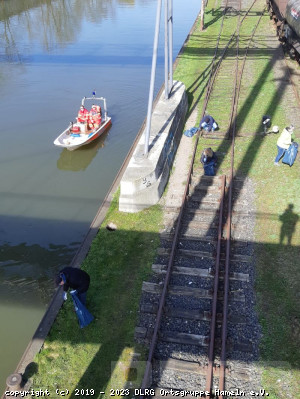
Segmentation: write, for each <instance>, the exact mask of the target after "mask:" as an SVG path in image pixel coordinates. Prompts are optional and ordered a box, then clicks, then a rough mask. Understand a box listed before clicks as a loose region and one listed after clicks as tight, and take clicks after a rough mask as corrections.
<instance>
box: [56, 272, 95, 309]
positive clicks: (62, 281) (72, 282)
mask: <svg viewBox="0 0 300 399" xmlns="http://www.w3.org/2000/svg"><path fill="white" fill-rule="evenodd" d="M56 285H62V286H63V289H64V295H63V297H64V300H66V299H67V291H68V289H69V288H71V289H72V290H75V291H76V294H77V296H78V298H79V300H80V302H81V303H82V304H83V305H85V302H86V293H87V290H88V288H89V285H90V276H89V275H88V274H87V273H86V272H85V271H84V270H81V269H77V268H75V267H69V266H68V267H65V268H64V269H62V270H61V271H60V272H59V273H58V275H57V276H56ZM71 293H72V292H71Z"/></svg>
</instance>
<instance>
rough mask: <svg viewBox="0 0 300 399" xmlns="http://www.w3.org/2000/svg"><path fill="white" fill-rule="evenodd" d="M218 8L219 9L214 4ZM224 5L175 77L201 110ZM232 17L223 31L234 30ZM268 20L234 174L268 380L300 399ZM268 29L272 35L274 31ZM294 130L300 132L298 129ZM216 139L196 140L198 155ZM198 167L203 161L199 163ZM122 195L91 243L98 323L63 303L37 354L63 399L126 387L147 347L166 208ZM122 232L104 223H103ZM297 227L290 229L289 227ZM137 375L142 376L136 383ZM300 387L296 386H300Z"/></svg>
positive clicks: (292, 270) (293, 185)
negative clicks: (241, 186)
mask: <svg viewBox="0 0 300 399" xmlns="http://www.w3.org/2000/svg"><path fill="white" fill-rule="evenodd" d="M212 7H214V9H213V8H212ZM263 7H264V1H263V0H258V1H257V3H256V4H255V7H254V9H253V18H258V15H257V13H259V12H260V11H261V10H262V9H263ZM221 16H222V10H221V9H220V2H215V1H209V3H208V6H207V9H206V16H205V24H206V27H207V29H206V30H205V31H204V32H199V29H198V26H196V29H195V31H194V32H193V33H192V34H191V36H190V39H189V42H188V43H187V45H186V48H185V50H184V52H183V53H182V54H181V55H180V57H179V63H178V66H177V69H176V71H175V75H174V77H175V78H176V79H179V80H181V81H183V82H184V83H185V85H186V88H187V92H188V98H189V106H190V108H189V112H191V111H192V110H193V108H194V107H195V106H196V107H198V109H199V118H200V112H201V110H202V105H203V101H204V94H205V87H206V84H207V81H208V78H209V72H210V64H211V58H212V56H213V54H214V51H215V45H216V40H217V34H218V32H219V27H220V24H221ZM253 24H254V23H252V22H251V20H250V21H249V20H247V23H246V24H245V25H244V26H243V31H242V33H243V38H244V42H243V44H242V46H244V47H245V46H246V43H247V37H249V36H250V34H251V32H252V29H253ZM233 29H234V27H233V25H232V24H230V20H228V21H227V22H226V24H225V26H224V35H226V37H228V35H229V34H230V33H231V32H232V31H233ZM272 29H273V28H272V24H271V22H270V20H269V18H268V16H267V15H265V16H264V17H263V19H262V21H261V23H260V25H259V28H258V30H257V32H256V35H255V40H254V42H253V45H252V48H251V51H250V53H249V55H250V57H249V60H248V61H247V63H246V68H245V77H244V81H243V85H242V88H241V99H240V103H239V110H238V118H237V125H238V128H239V131H241V132H244V133H247V132H252V133H253V136H252V137H241V138H237V140H236V149H235V171H236V174H237V175H240V176H249V177H250V178H251V179H252V180H253V182H254V185H255V197H256V210H257V219H256V230H255V243H254V247H255V259H256V287H255V288H256V293H257V311H258V314H259V318H260V322H261V325H262V330H263V336H262V340H261V361H262V367H263V370H264V372H263V387H262V388H264V389H266V390H267V391H268V392H269V393H270V396H269V397H270V398H272V399H273V398H286V397H294V398H300V393H299V381H300V371H299V370H300V351H299V346H300V316H299V315H300V310H299V299H300V298H299V292H300V286H299V282H300V268H299V266H298V263H299V244H300V229H299V218H298V219H297V217H298V215H299V212H300V201H299V186H300V184H299V183H300V180H299V176H300V173H299V172H300V163H299V162H298V161H296V163H295V165H294V166H293V167H292V168H289V167H288V166H283V165H282V166H281V167H280V168H276V167H275V166H274V165H273V160H274V158H275V155H276V141H277V136H276V135H272V134H271V135H268V136H263V135H261V134H260V131H261V118H262V115H264V114H270V115H271V116H272V121H273V124H277V125H279V127H280V129H282V128H283V127H284V126H285V125H287V124H288V123H289V121H290V119H289V114H288V113H287V112H286V101H287V100H286V98H285V97H284V95H283V94H284V89H283V87H284V86H281V85H280V82H279V84H278V81H277V77H276V76H275V74H274V71H273V66H274V65H275V63H274V58H273V57H274V56H275V51H276V44H275V45H274V44H272V43H271V42H275V40H276V39H274V33H272V32H273V31H272ZM270 32H271V34H270ZM213 101H215V102H211V103H210V104H209V107H210V108H209V109H210V112H211V113H212V114H213V115H214V116H215V117H216V119H217V120H223V119H225V118H226V114H227V113H228V107H220V106H219V102H218V99H214V100H213ZM297 128H298V129H297V130H296V136H298V141H299V137H300V132H299V126H297ZM211 142H212V141H211V140H208V139H206V140H205V139H200V142H199V148H198V156H197V159H198V160H199V157H200V153H201V151H202V149H203V148H205V147H207V146H209V145H210V143H211ZM230 149H231V146H230V143H229V142H228V141H226V140H224V141H219V145H218V148H217V151H219V152H220V153H222V156H221V157H220V166H219V172H218V173H226V172H227V171H228V168H229V164H230ZM199 167H200V165H199ZM117 202H118V195H116V196H115V198H114V201H113V204H112V206H111V208H110V210H109V212H108V215H107V217H106V220H105V221H104V223H103V225H102V226H101V228H100V230H99V233H98V235H97V237H96V239H95V241H94V242H93V245H92V247H91V250H90V252H89V254H88V257H87V258H86V260H85V261H84V264H83V268H84V269H85V270H86V271H88V272H89V274H90V275H91V278H92V283H91V287H90V290H89V293H88V302H87V305H88V308H89V309H90V311H91V312H92V313H93V314H94V316H95V321H94V322H93V323H92V324H91V325H90V326H88V327H87V328H86V329H83V330H80V329H79V328H78V325H77V320H76V316H75V314H74V312H73V311H72V304H71V303H70V301H68V302H67V303H66V304H64V306H63V309H62V310H61V312H60V314H59V316H58V318H57V320H56V322H55V324H54V326H53V328H52V329H51V332H50V335H49V337H48V339H47V341H46V343H45V346H44V348H43V350H42V352H41V353H40V354H39V355H38V356H37V359H36V362H37V364H38V372H37V373H36V374H35V375H34V388H35V389H39V388H44V389H45V388H49V389H51V390H53V389H55V388H60V389H68V390H69V391H70V393H69V394H68V395H67V396H66V397H74V398H75V397H76V396H75V393H76V391H75V390H76V389H87V388H93V389H95V391H96V395H95V396H94V397H99V392H101V391H105V392H106V394H105V396H106V397H108V396H110V395H109V389H110V388H114V389H117V388H122V387H123V386H124V384H125V383H126V380H128V379H130V378H132V377H130V378H129V376H128V367H129V366H130V364H131V362H132V360H133V356H134V353H136V352H138V353H140V354H141V355H140V357H139V359H142V360H143V359H144V358H145V357H144V355H145V353H144V348H140V347H137V346H136V344H135V343H134V339H133V334H134V328H135V323H136V317H137V310H138V306H139V298H140V294H141V285H142V281H143V280H144V279H146V277H147V276H148V275H149V273H150V268H151V264H152V262H153V259H154V257H155V253H156V248H157V247H158V245H159V230H160V223H161V219H162V211H161V209H160V207H159V206H155V207H152V208H150V209H148V210H145V211H143V212H140V213H138V214H133V215H130V214H124V213H120V212H119V211H118V204H117ZM110 221H112V222H114V223H116V224H117V226H118V229H117V231H115V232H110V231H108V230H106V229H105V225H106V223H107V222H110ZM292 226H294V229H293V228H292ZM139 378H140V376H136V381H137V384H138V381H139ZM297 389H298V391H297Z"/></svg>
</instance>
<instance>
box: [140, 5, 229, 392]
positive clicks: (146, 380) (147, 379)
mask: <svg viewBox="0 0 300 399" xmlns="http://www.w3.org/2000/svg"><path fill="white" fill-rule="evenodd" d="M227 3H228V0H227V1H226V5H227ZM226 9H227V8H226V7H225V9H224V15H223V20H224V17H225V11H226ZM223 20H222V24H221V29H220V33H219V37H218V41H217V44H219V40H220V36H221V31H222V27H223ZM217 50H218V46H217V47H216V49H215V53H214V58H213V61H212V64H214V61H215V58H216V55H217ZM212 74H213V66H212V69H211V73H210V78H209V82H210V80H211V77H212ZM209 95H210V92H209V83H208V88H207V92H206V97H205V102H204V105H203V114H202V116H203V115H204V112H205V109H206V107H207V103H208V99H209ZM198 142H199V131H198V133H197V137H196V140H195V145H194V148H193V154H192V159H191V163H190V167H189V171H188V177H187V184H186V188H185V190H184V195H183V200H182V204H181V207H180V212H179V215H178V218H177V224H176V228H175V232H174V238H173V243H172V247H171V253H170V258H169V262H168V266H167V271H166V277H165V281H164V286H163V290H162V293H161V297H160V301H159V307H158V311H157V315H156V320H155V325H154V330H153V335H152V338H151V342H150V347H149V353H148V359H147V362H146V368H145V373H144V376H143V380H142V384H141V390H142V391H143V390H144V389H145V388H147V387H148V386H149V383H150V373H151V369H152V360H153V356H154V351H155V346H156V342H157V338H158V330H159V328H160V323H161V318H162V314H163V307H164V304H165V300H166V295H167V289H168V284H169V280H170V277H171V270H172V267H173V262H174V257H175V249H176V245H177V242H178V238H179V230H180V227H181V220H182V215H183V211H184V206H185V203H186V200H187V196H188V191H189V185H190V181H191V176H192V172H193V165H194V161H195V157H196V152H197V146H198ZM141 398H143V399H144V398H145V396H141Z"/></svg>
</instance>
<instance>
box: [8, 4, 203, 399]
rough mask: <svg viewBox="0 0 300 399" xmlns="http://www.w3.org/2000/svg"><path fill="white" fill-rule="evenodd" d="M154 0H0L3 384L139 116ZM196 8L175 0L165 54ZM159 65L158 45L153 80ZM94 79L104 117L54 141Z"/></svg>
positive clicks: (187, 26)
mask: <svg viewBox="0 0 300 399" xmlns="http://www.w3.org/2000/svg"><path fill="white" fill-rule="evenodd" d="M156 4H157V2H156V0H127V1H126V0H84V1H83V0H56V1H55V0H44V1H42V0H2V1H1V2H0V98H1V100H0V107H1V110H0V115H1V122H0V126H1V127H0V135H1V146H0V165H1V167H0V182H1V184H0V300H1V301H0V318H1V324H0V325H1V327H0V345H1V347H0V353H1V362H0V391H1V392H0V393H2V391H3V389H4V386H5V379H6V377H7V376H8V375H9V374H10V373H12V372H13V371H14V370H15V367H16V365H17V363H18V361H19V359H20V356H21V354H22V353H23V351H24V349H25V347H26V345H27V343H28V341H29V339H30V338H31V337H32V335H33V333H34V331H35V329H36V327H37V325H38V323H39V321H40V319H41V317H42V315H43V313H44V311H45V309H46V306H47V304H48V302H49V299H50V297H51V295H52V293H53V289H54V286H53V283H52V280H53V276H54V275H55V273H56V271H58V270H59V269H60V268H62V267H64V266H65V265H67V264H69V262H70V261H71V259H72V257H73V256H74V254H75V252H76V250H77V249H78V246H79V244H80V242H81V241H82V239H83V237H84V236H85V234H86V232H87V230H88V228H89V225H90V223H91V221H92V219H93V218H94V215H95V214H96V211H97V209H98V207H99V206H100V204H101V202H102V200H103V199H104V197H105V195H106V193H107V191H108V189H109V187H110V185H111V183H112V181H113V179H114V177H115V175H116V173H117V171H118V170H119V168H120V166H121V164H122V162H123V160H124V158H125V156H126V154H127V152H128V150H129V148H130V146H131V144H132V142H133V140H134V138H135V136H136V134H137V132H138V130H139V128H140V126H141V124H142V121H143V120H144V118H145V115H146V111H147V101H148V90H149V82H150V72H151V61H152V46H153V34H154V26H155V15H156ZM199 8H200V2H199V0H189V1H188V2H182V1H181V0H174V56H175V55H176V54H177V52H178V51H179V49H180V47H181V45H182V43H183V41H184V39H185V37H186V35H187V33H188V31H189V30H190V28H191V26H192V23H193V22H194V20H195V18H196V16H197V13H198V11H199ZM161 39H162V40H161V43H163V34H162V33H161ZM163 74H164V72H163V48H162V45H161V46H160V50H159V57H158V68H157V80H156V90H158V89H159V87H160V86H161V84H162V82H163V79H164V78H163ZM93 90H96V91H97V94H98V95H101V96H104V97H106V99H107V105H108V113H109V115H110V116H112V122H113V125H112V128H111V129H110V131H109V132H108V133H107V134H106V135H105V136H103V137H102V138H101V139H100V140H98V141H97V142H95V143H94V144H92V145H90V146H87V147H85V148H82V149H80V150H77V151H75V152H68V151H67V150H61V149H58V148H56V147H55V146H54V145H53V140H54V139H55V138H56V137H57V136H58V134H59V133H61V132H62V130H63V129H64V128H65V127H66V126H67V125H68V123H69V121H70V120H72V119H74V116H75V115H76V114H77V111H78V107H79V105H80V101H81V98H82V97H83V96H89V95H91V93H92V91H93Z"/></svg>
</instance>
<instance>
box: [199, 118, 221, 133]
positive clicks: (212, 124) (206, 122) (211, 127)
mask: <svg viewBox="0 0 300 399" xmlns="http://www.w3.org/2000/svg"><path fill="white" fill-rule="evenodd" d="M199 127H200V129H204V130H206V131H207V132H210V131H213V132H214V131H215V130H216V129H217V127H218V124H217V123H216V121H215V120H214V118H213V117H212V116H210V115H204V117H203V118H202V119H201V122H200V125H199Z"/></svg>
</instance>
